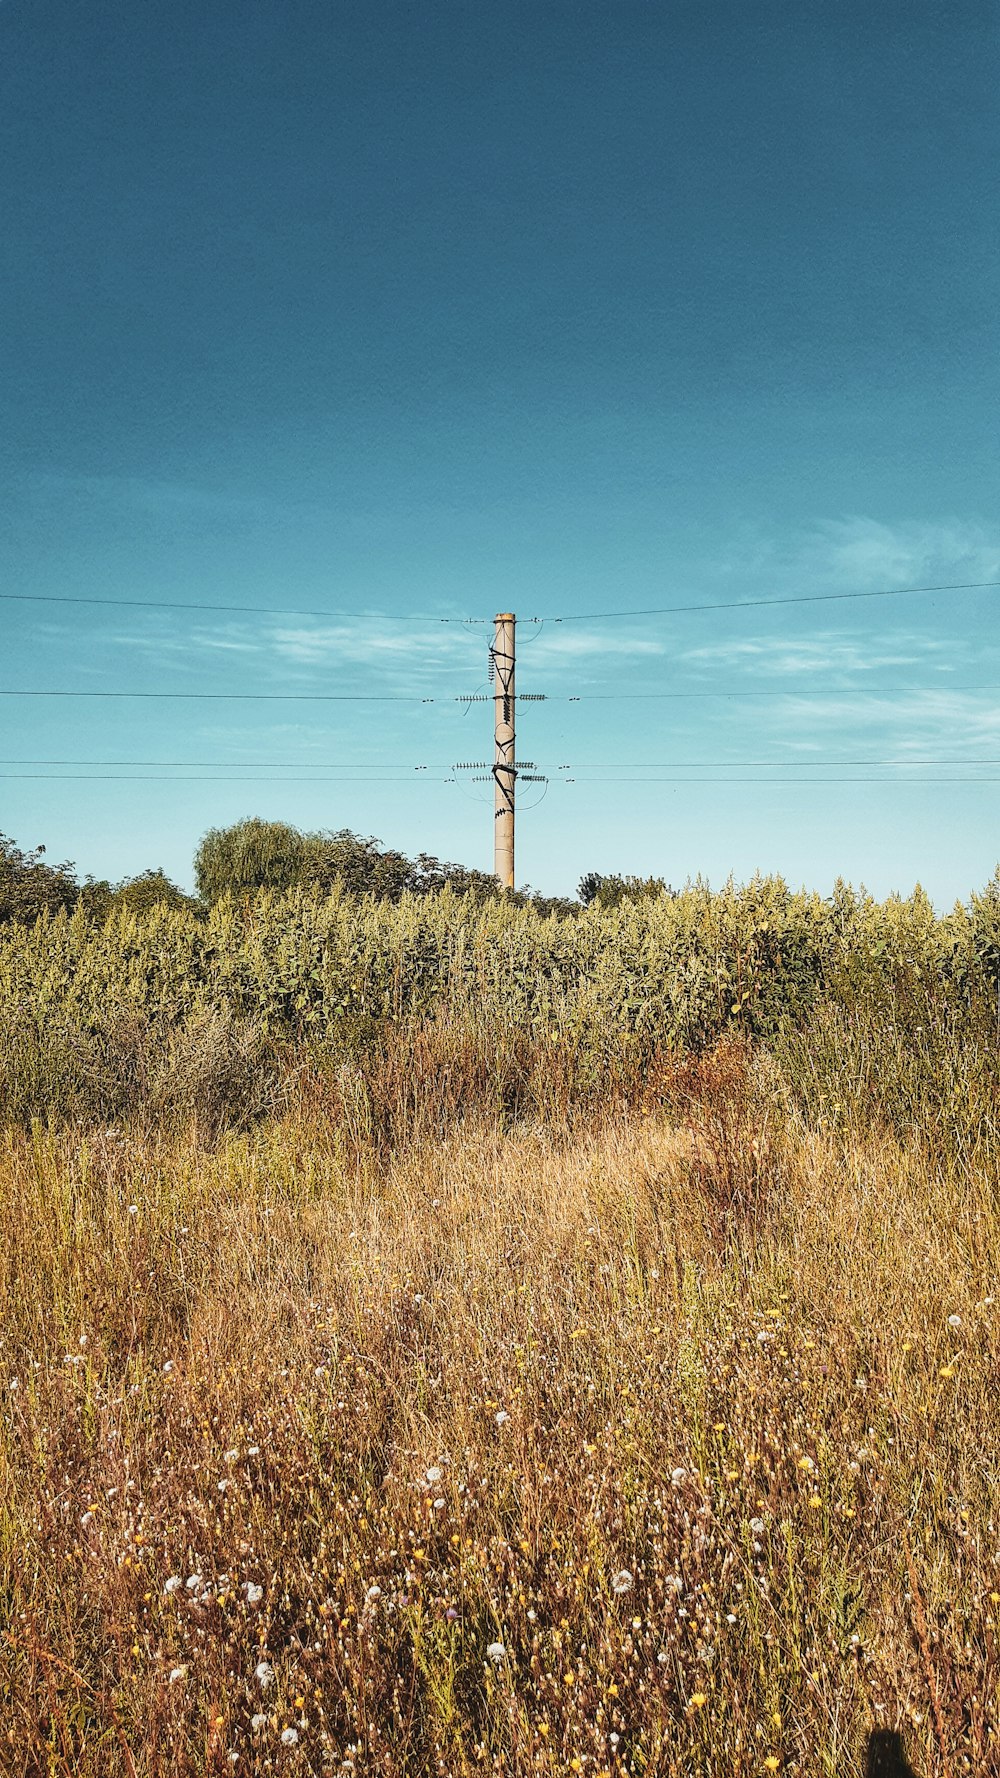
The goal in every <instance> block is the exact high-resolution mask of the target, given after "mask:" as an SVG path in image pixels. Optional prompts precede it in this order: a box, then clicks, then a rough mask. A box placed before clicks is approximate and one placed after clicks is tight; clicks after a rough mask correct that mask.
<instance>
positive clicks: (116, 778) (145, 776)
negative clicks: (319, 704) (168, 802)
mask: <svg viewBox="0 0 1000 1778" xmlns="http://www.w3.org/2000/svg"><path fill="white" fill-rule="evenodd" d="M12 780H22V781H30V782H31V783H33V784H412V783H413V782H414V780H413V778H410V777H406V778H393V777H381V778H350V777H348V778H272V777H263V778H262V777H256V778H230V777H228V776H227V777H212V778H205V777H197V778H196V777H192V776H180V777H179V776H177V775H175V774H173V773H156V774H153V773H150V772H100V773H96V774H94V773H89V772H0V781H3V782H4V783H6V782H8V781H12ZM419 782H420V783H422V784H454V783H456V779H454V778H421V779H420V780H419Z"/></svg>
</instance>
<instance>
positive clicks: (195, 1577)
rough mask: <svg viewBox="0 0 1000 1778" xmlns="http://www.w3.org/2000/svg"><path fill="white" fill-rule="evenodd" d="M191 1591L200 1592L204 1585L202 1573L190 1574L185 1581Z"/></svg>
mask: <svg viewBox="0 0 1000 1778" xmlns="http://www.w3.org/2000/svg"><path fill="white" fill-rule="evenodd" d="M184 1585H185V1586H186V1587H187V1590H188V1592H189V1593H200V1592H201V1589H202V1587H203V1585H204V1582H203V1581H202V1578H201V1575H200V1574H189V1575H188V1577H187V1580H186V1581H185V1582H184Z"/></svg>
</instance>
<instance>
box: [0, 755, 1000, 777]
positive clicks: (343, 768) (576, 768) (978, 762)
mask: <svg viewBox="0 0 1000 1778" xmlns="http://www.w3.org/2000/svg"><path fill="white" fill-rule="evenodd" d="M538 764H539V765H540V766H542V767H545V769H547V770H548V771H550V772H604V771H609V772H646V771H660V770H671V771H692V772H694V771H704V770H708V769H715V768H722V767H724V766H729V767H731V768H732V769H733V770H734V771H742V770H744V769H746V770H748V771H749V770H751V769H753V768H761V767H765V766H766V767H773V768H774V769H775V770H778V769H782V770H791V769H797V768H801V769H802V770H803V771H805V770H815V769H816V768H818V767H820V766H830V767H833V766H907V767H909V766H997V765H1000V754H990V755H987V756H983V757H982V758H980V757H976V756H973V757H971V758H961V757H956V756H954V755H947V754H946V755H938V756H935V757H934V758H924V757H922V756H921V757H916V758H913V759H899V758H898V757H895V756H892V757H887V758H878V759H850V758H844V757H843V756H838V757H837V758H836V759H741V760H734V759H651V760H647V759H623V760H603V759H595V760H583V761H574V760H568V761H565V762H563V763H560V764H559V765H557V766H552V765H546V762H545V761H544V760H541V761H539V762H538ZM0 766H80V767H84V766H102V767H103V766H109V767H111V766H116V767H128V768H130V769H131V768H133V767H134V768H135V769H136V770H139V769H140V768H144V767H157V768H159V769H162V770H163V771H171V770H184V771H195V770H206V771H207V770H211V769H213V768H216V769H218V768H223V767H225V768H228V770H230V771H233V772H236V771H247V772H250V771H257V770H260V769H263V770H266V771H274V772H278V771H281V772H286V771H287V772H293V771H294V772H302V771H314V772H348V771H349V772H365V771H371V772H379V771H401V772H409V771H413V772H429V771H433V772H452V771H455V770H457V767H456V766H454V765H440V764H438V765H435V764H433V763H432V762H430V761H428V762H421V763H419V764H417V765H411V764H409V763H408V762H406V761H400V760H373V761H372V763H371V764H370V765H365V764H364V763H362V762H359V761H357V760H350V761H347V762H345V764H344V765H338V764H336V762H334V761H332V760H316V761H311V760H308V759H291V760H287V761H282V760H278V759H0ZM305 782H307V783H308V782H311V780H308V779H307V780H305ZM359 782H363V780H359Z"/></svg>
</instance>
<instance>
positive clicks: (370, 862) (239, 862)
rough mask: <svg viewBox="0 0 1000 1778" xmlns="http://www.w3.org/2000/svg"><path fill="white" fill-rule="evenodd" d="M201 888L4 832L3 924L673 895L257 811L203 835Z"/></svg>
mask: <svg viewBox="0 0 1000 1778" xmlns="http://www.w3.org/2000/svg"><path fill="white" fill-rule="evenodd" d="M194 878H195V886H196V894H195V895H188V894H186V893H185V891H184V890H183V889H181V888H179V886H178V885H177V884H176V883H174V882H172V881H171V879H170V878H169V877H168V876H167V875H166V873H165V871H163V870H161V869H159V868H154V869H150V870H145V871H142V872H140V873H139V875H138V876H134V877H125V878H123V879H122V880H121V881H120V882H117V883H112V882H109V881H107V880H105V879H103V878H94V877H90V876H86V877H83V878H82V879H81V878H80V876H79V875H78V873H77V870H76V867H75V865H74V864H72V863H71V862H70V861H69V860H65V859H64V860H63V861H62V862H61V863H58V864H52V863H50V862H49V860H48V857H47V855H46V850H45V847H44V846H35V847H33V848H30V849H28V850H23V849H22V848H21V847H19V846H18V845H16V844H15V842H14V841H13V840H12V839H9V838H8V837H7V836H6V835H4V834H0V924H5V923H9V922H11V921H17V922H21V923H30V922H32V921H34V920H36V919H38V918H39V916H40V915H42V914H45V913H48V914H55V913H58V912H59V911H60V910H61V909H65V910H66V911H67V912H73V911H74V910H75V909H78V908H79V909H82V910H83V912H84V913H85V914H86V915H87V916H88V917H89V918H91V919H93V920H95V921H102V920H104V919H106V918H107V917H108V916H109V915H110V914H112V913H114V912H116V911H117V910H118V909H123V908H124V909H129V910H130V911H132V912H135V913H141V912H144V911H145V910H147V909H148V908H151V907H154V906H157V905H160V906H166V907H170V908H187V909H188V910H189V911H191V912H193V913H197V912H199V911H203V910H206V911H207V909H208V908H210V907H212V906H214V905H215V903H216V902H217V901H220V900H221V899H222V897H223V896H226V895H229V896H234V897H236V898H243V897H246V896H251V895H254V894H256V893H257V892H258V891H259V890H262V889H270V890H286V889H294V888H303V889H311V890H314V891H315V892H316V893H317V894H319V895H323V894H329V893H330V892H331V891H332V890H333V889H334V888H335V887H337V886H339V887H340V889H341V890H342V891H343V892H345V893H347V894H351V895H371V896H374V897H375V899H376V900H379V901H392V902H396V901H399V900H400V899H401V898H402V896H404V895H430V894H434V893H435V892H436V891H437V890H440V889H443V888H444V887H445V886H446V885H447V886H448V887H449V888H450V889H451V890H452V892H453V893H454V894H457V895H460V896H467V897H471V898H472V899H473V900H474V901H476V902H482V901H484V900H487V899H491V898H493V897H496V896H500V895H506V896H507V898H508V899H509V900H511V901H513V902H514V903H516V904H517V905H519V906H529V905H530V906H533V907H535V908H536V909H537V911H538V912H539V913H541V914H543V915H546V914H552V915H556V916H557V917H560V918H571V917H572V916H573V915H574V914H578V913H579V912H580V910H581V908H583V907H589V906H591V905H593V904H596V905H597V906H598V907H615V906H617V905H618V903H619V902H621V901H625V900H640V899H647V898H649V897H652V896H657V895H663V894H671V893H673V892H672V891H671V890H670V889H669V888H668V885H667V884H666V883H665V882H664V880H663V878H662V877H635V876H621V875H606V874H604V873H602V872H600V871H588V872H587V873H586V874H585V875H584V876H583V877H581V879H580V883H579V887H578V894H577V899H576V900H572V899H570V898H569V897H567V896H558V895H557V896H551V895H541V894H539V893H538V892H537V891H535V890H533V889H532V888H531V887H530V886H526V887H525V888H523V889H521V890H518V891H515V892H513V893H512V892H510V891H504V890H501V888H500V886H499V884H498V883H497V880H496V878H495V877H494V876H492V875H490V874H489V873H488V872H486V871H481V870H475V869H472V868H470V867H469V866H467V865H463V864H453V863H448V862H445V861H443V860H441V859H440V858H436V857H434V856H433V855H432V854H430V853H428V852H420V853H418V854H417V856H416V857H415V858H410V857H408V856H407V854H406V853H405V852H400V851H398V850H396V849H395V848H394V847H386V846H383V845H382V844H381V842H380V841H378V840H376V839H373V838H372V837H371V836H367V837H365V836H363V835H361V834H356V833H353V832H351V830H350V829H349V828H340V829H338V830H336V831H328V830H319V831H316V832H312V833H308V832H302V831H301V830H300V829H299V828H297V827H293V826H291V824H290V823H288V822H285V821H264V820H261V819H260V818H258V817H250V818H248V819H246V820H243V821H237V822H234V823H233V824H232V825H231V826H229V827H213V828H210V829H209V831H208V832H207V833H206V834H204V835H203V837H202V839H201V841H200V843H199V846H198V849H197V852H196V853H195V858H194Z"/></svg>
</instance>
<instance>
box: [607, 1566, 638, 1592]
mask: <svg viewBox="0 0 1000 1778" xmlns="http://www.w3.org/2000/svg"><path fill="white" fill-rule="evenodd" d="M632 1586H633V1581H632V1576H631V1575H630V1573H629V1571H628V1569H627V1568H619V1570H618V1573H617V1574H616V1575H613V1576H612V1580H611V1591H612V1592H613V1593H629V1592H631V1590H632Z"/></svg>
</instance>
